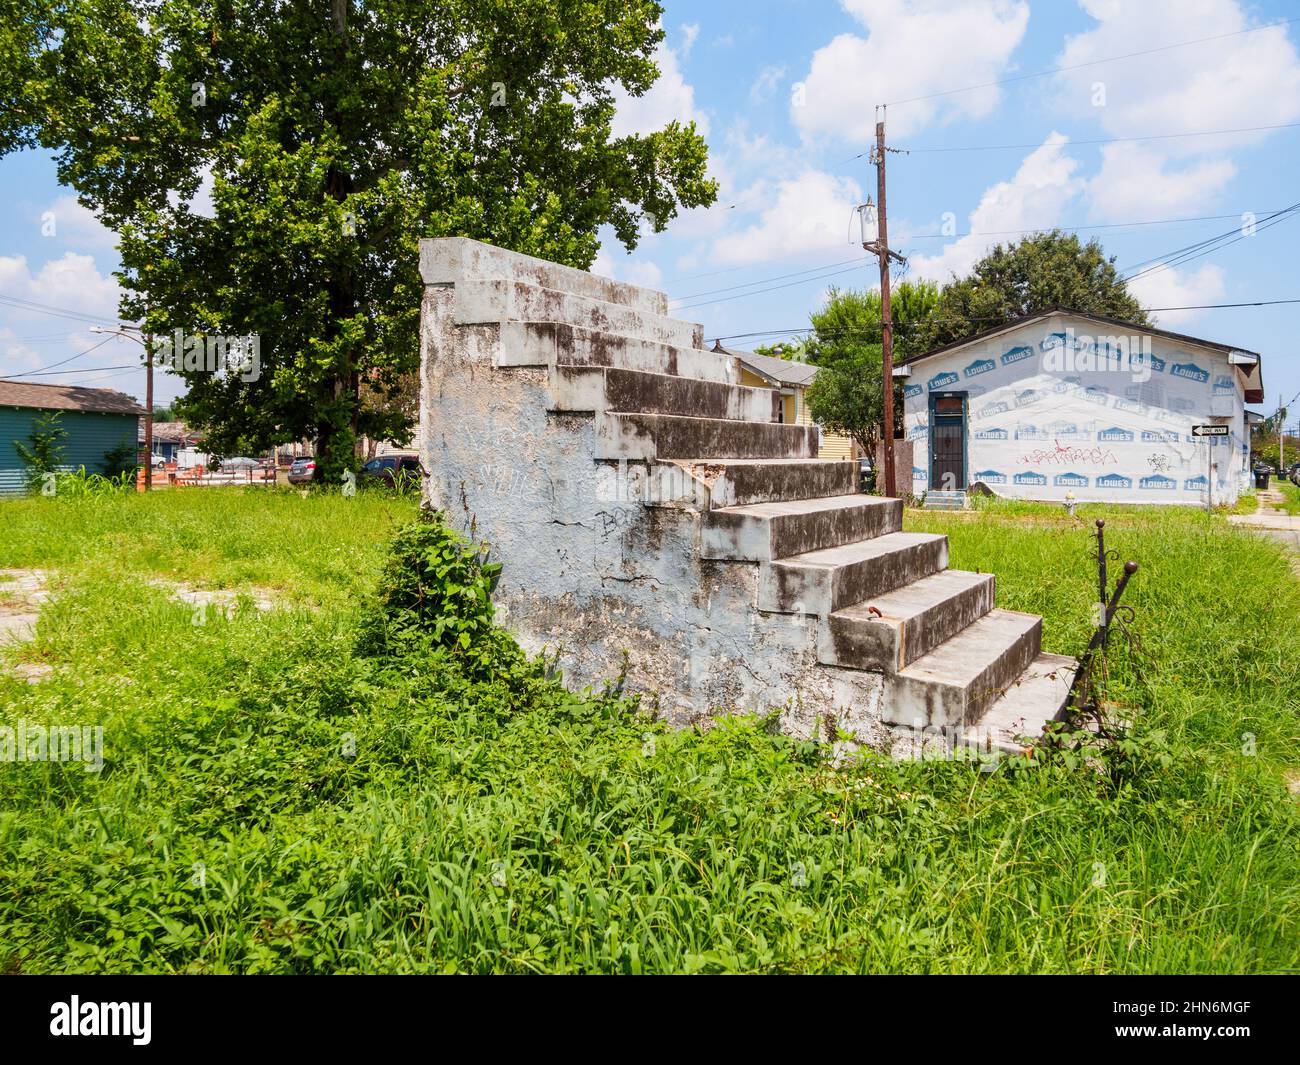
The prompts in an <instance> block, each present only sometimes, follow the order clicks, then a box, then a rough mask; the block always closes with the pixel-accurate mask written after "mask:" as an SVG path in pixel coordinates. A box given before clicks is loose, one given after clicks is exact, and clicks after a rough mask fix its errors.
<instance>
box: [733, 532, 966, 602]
mask: <svg viewBox="0 0 1300 1065" xmlns="http://www.w3.org/2000/svg"><path fill="white" fill-rule="evenodd" d="M947 564H948V538H947V537H946V536H940V535H938V534H937V533H914V532H891V533H885V534H884V535H883V536H877V537H875V538H874V539H871V540H861V541H859V542H858V543H855V544H845V545H843V546H842V547H830V548H827V549H825V550H823V551H810V552H808V553H807V554H804V555H795V556H794V557H792V558H782V559H777V560H776V561H774V562H767V563H763V564H762V565H761V566H760V567H759V576H758V609H759V610H769V611H774V612H777V613H784V614H817V615H824V614H830V613H832V612H833V611H836V610H839V609H840V608H841V607H846V606H849V605H850V604H852V603H861V602H863V601H864V600H867V599H870V598H871V597H872V596H876V595H883V594H884V593H885V592H891V591H893V590H894V589H895V588H899V587H902V586H903V585H905V584H911V583H912V582H913V581H918V580H920V579H921V578H922V577H928V576H930V574H932V573H937V572H939V570H941V569H943V568H944V567H945V566H946V565H947Z"/></svg>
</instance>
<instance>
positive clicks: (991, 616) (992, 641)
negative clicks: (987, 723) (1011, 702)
mask: <svg viewBox="0 0 1300 1065" xmlns="http://www.w3.org/2000/svg"><path fill="white" fill-rule="evenodd" d="M1040 621H1041V619H1040V618H1039V616H1038V615H1037V614H1022V613H1020V612H1019V611H1015V610H1000V609H994V610H990V611H989V612H988V613H987V614H985V615H984V616H983V617H982V618H980V619H979V620H978V621H975V622H973V623H972V624H970V625H968V626H967V627H966V628H964V629H962V631H961V632H959V633H957V635H956V636H953V637H952V638H951V639H948V640H945V641H944V642H943V643H941V644H939V646H938V647H936V648H934V649H933V650H931V651H929V652H928V653H926V654H924V655H922V656H921V657H920V658H918V659H917V660H916V661H914V662H912V663H911V664H910V665H908V666H905V667H904V668H903V669H901V670H899V671H898V675H899V676H900V677H905V678H907V679H909V680H918V681H923V682H925V683H929V684H942V685H945V686H950V687H966V686H968V685H970V684H973V683H974V682H975V681H976V680H978V679H979V677H980V675H981V674H983V673H984V671H985V670H986V669H988V667H989V665H990V664H991V663H992V662H994V661H996V659H997V658H998V657H999V656H1000V655H1002V654H1005V653H1006V652H1007V651H1009V650H1010V649H1011V648H1012V647H1014V646H1015V644H1016V642H1017V641H1018V640H1020V639H1021V638H1023V637H1024V635H1025V634H1026V633H1027V632H1029V631H1030V630H1032V629H1033V628H1034V627H1035V626H1037V625H1038V624H1039V623H1040Z"/></svg>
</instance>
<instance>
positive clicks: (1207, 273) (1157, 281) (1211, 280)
mask: <svg viewBox="0 0 1300 1065" xmlns="http://www.w3.org/2000/svg"><path fill="white" fill-rule="evenodd" d="M1128 287H1129V291H1130V292H1132V293H1133V295H1134V296H1136V297H1137V298H1138V299H1139V300H1141V302H1142V305H1143V306H1144V307H1194V306H1196V305H1197V304H1202V303H1216V302H1218V301H1219V300H1222V299H1223V297H1224V295H1225V293H1226V291H1227V289H1226V286H1225V284H1224V273H1223V268H1222V267H1219V266H1215V265H1214V263H1204V264H1202V265H1201V266H1200V267H1199V268H1198V269H1196V270H1195V271H1192V272H1189V273H1180V272H1179V271H1178V269H1177V268H1176V267H1169V268H1167V269H1164V270H1158V271H1156V272H1154V273H1150V274H1144V275H1143V276H1142V277H1139V278H1136V279H1135V280H1133V281H1130V282H1129V285H1128ZM1204 313H1205V312H1204V311H1158V312H1156V313H1155V314H1153V315H1152V318H1154V319H1155V320H1156V322H1157V323H1158V324H1159V325H1160V326H1162V327H1163V328H1166V329H1168V328H1171V327H1172V326H1177V325H1182V324H1184V323H1185V322H1188V321H1190V320H1192V319H1193V318H1197V317H1199V316H1200V315H1202V314H1204Z"/></svg>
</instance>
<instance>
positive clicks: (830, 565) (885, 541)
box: [773, 532, 944, 569]
mask: <svg viewBox="0 0 1300 1065" xmlns="http://www.w3.org/2000/svg"><path fill="white" fill-rule="evenodd" d="M942 539H944V537H943V534H942V533H921V532H894V533H885V534H884V535H882V536H875V537H872V538H871V539H870V540H858V541H857V542H856V543H852V544H842V545H841V546H839V547H824V548H822V549H821V550H819V551H807V552H805V553H804V554H802V555H789V556H787V557H785V558H779V559H777V560H776V561H775V562H774V563H773V565H778V566H781V565H793V566H813V567H819V568H822V569H835V568H836V567H837V566H850V565H853V564H854V563H856V562H865V561H868V560H869V559H872V558H880V557H883V556H884V555H889V554H892V553H893V552H895V551H901V550H904V549H906V548H909V547H913V546H915V545H916V544H925V543H930V542H931V541H934V540H942Z"/></svg>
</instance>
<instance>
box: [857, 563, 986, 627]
mask: <svg viewBox="0 0 1300 1065" xmlns="http://www.w3.org/2000/svg"><path fill="white" fill-rule="evenodd" d="M992 579H993V575H992V574H991V573H972V572H970V571H968V570H960V569H948V570H943V571H942V572H939V573H932V574H931V575H930V576H928V577H922V578H921V579H920V580H918V581H913V582H912V583H911V584H905V585H903V586H902V587H901V588H895V589H894V590H893V591H892V592H885V593H884V594H883V595H877V596H872V597H871V598H870V599H864V600H863V601H862V602H860V603H854V604H853V605H852V606H846V607H841V608H840V609H839V610H837V611H835V614H836V616H838V617H845V618H850V619H853V620H855V621H877V620H881V618H883V619H885V620H896V621H904V622H905V621H907V620H908V619H909V618H914V617H916V616H917V615H918V614H923V613H925V612H926V611H927V610H931V609H933V608H934V607H936V606H938V605H939V604H941V603H944V602H946V601H947V600H949V599H951V598H952V597H953V596H955V595H958V594H959V593H961V592H962V591H964V590H965V589H967V588H973V587H975V586H976V585H979V584H985V583H987V582H989V581H991V580H992ZM876 610H878V611H879V612H880V617H877V615H876V614H875V611H876Z"/></svg>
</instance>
